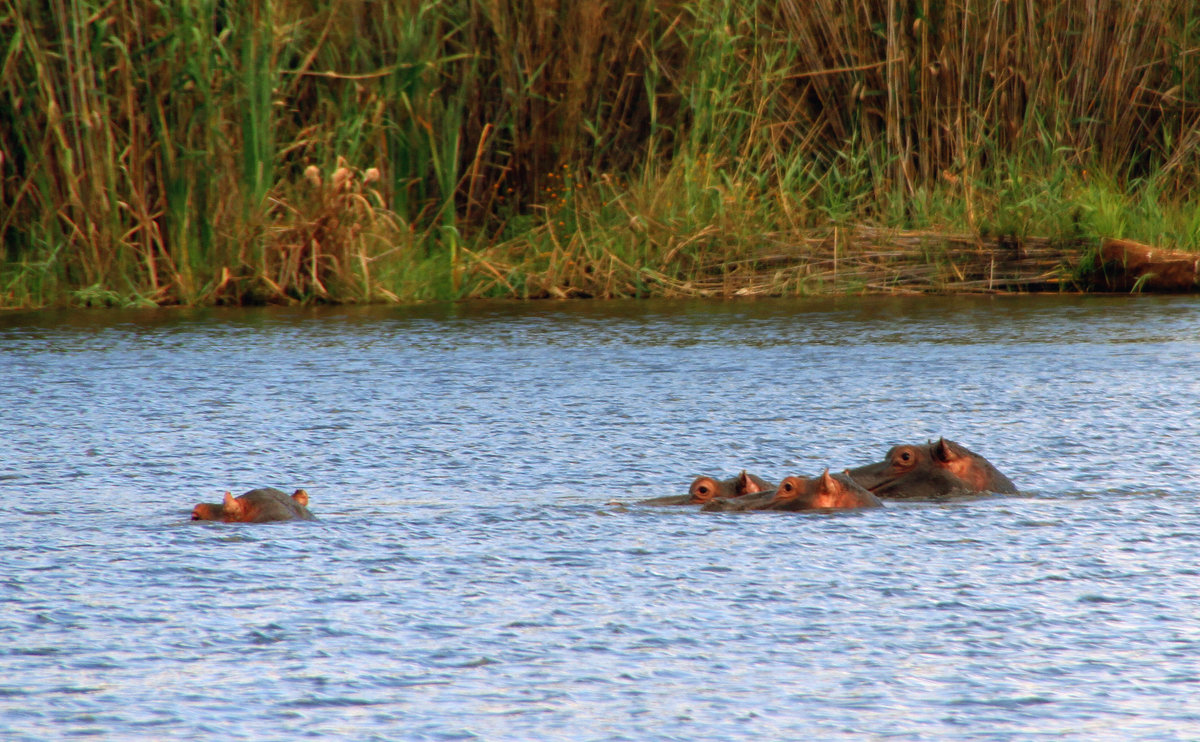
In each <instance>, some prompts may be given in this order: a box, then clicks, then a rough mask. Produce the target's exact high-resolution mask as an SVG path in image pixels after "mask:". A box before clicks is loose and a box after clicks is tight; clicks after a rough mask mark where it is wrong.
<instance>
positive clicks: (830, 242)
mask: <svg viewBox="0 0 1200 742" xmlns="http://www.w3.org/2000/svg"><path fill="white" fill-rule="evenodd" d="M788 238H791V239H788ZM767 242H768V245H767V246H766V247H763V248H761V249H759V250H758V251H757V252H756V253H755V254H753V255H751V256H748V257H747V256H742V257H739V258H738V259H735V260H727V261H713V262H712V263H710V264H707V265H702V266H699V268H700V270H699V271H697V275H698V276H699V277H698V278H694V279H693V280H690V281H679V282H671V283H672V285H671V286H670V287H669V289H670V290H671V292H672V293H676V294H684V295H701V296H724V297H734V296H779V295H797V294H800V295H804V294H840V293H847V294H856V293H872V294H878V293H891V294H927V293H945V294H954V293H984V294H998V293H1014V292H1015V293H1026V292H1028V293H1034V292H1055V293H1057V292H1064V291H1069V292H1074V291H1078V292H1089V291H1095V292H1130V291H1147V292H1149V291H1155V292H1191V291H1197V290H1200V254H1195V253H1186V252H1181V251H1173V250H1161V249H1157V248H1152V247H1150V246H1147V245H1141V244H1139V243H1136V242H1132V241H1129V240H1115V239H1106V240H1104V241H1103V242H1102V243H1101V245H1100V247H1099V249H1097V248H1095V247H1094V246H1092V245H1089V244H1088V243H1087V241H1084V240H1067V241H1064V240H1052V239H1048V238H1038V237H1024V238H1017V237H1011V236H1004V237H992V238H984V237H979V236H974V235H956V234H944V233H937V232H918V231H895V230H884V229H872V228H858V229H853V230H845V231H841V230H835V231H834V232H833V233H832V234H829V235H826V236H821V237H810V238H803V239H800V240H796V239H795V238H794V236H792V235H788V236H787V237H786V238H785V237H784V236H782V235H780V236H777V237H768V240H767ZM771 243H774V244H771ZM1093 245H1094V243H1093Z"/></svg>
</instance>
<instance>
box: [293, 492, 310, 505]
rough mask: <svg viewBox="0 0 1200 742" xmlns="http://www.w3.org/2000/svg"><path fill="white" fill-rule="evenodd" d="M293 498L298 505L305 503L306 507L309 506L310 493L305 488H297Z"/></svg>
mask: <svg viewBox="0 0 1200 742" xmlns="http://www.w3.org/2000/svg"><path fill="white" fill-rule="evenodd" d="M292 499H293V500H295V501H296V504H297V505H303V506H304V507H308V493H307V492H305V491H304V490H296V491H295V492H293V493H292Z"/></svg>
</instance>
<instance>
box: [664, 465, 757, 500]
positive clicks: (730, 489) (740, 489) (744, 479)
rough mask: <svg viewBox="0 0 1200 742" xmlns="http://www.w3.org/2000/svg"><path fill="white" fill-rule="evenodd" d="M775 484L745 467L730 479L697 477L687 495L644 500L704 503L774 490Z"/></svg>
mask: <svg viewBox="0 0 1200 742" xmlns="http://www.w3.org/2000/svg"><path fill="white" fill-rule="evenodd" d="M774 491H775V485H773V484H771V483H770V482H768V481H767V480H765V479H763V478H762V477H760V476H757V475H755V474H750V473H748V472H747V471H746V470H745V469H743V470H742V473H741V474H738V475H737V476H736V477H730V478H729V479H714V478H713V477H696V479H695V480H694V481H693V482H692V486H691V487H689V488H688V493H687V494H686V495H668V496H667V497H656V498H654V499H651V500H643V501H642V504H643V505H703V504H704V503H706V502H711V501H712V500H715V499H717V498H738V497H745V496H746V495H754V494H758V493H760V492H774Z"/></svg>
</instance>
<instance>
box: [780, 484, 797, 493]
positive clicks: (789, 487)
mask: <svg viewBox="0 0 1200 742" xmlns="http://www.w3.org/2000/svg"><path fill="white" fill-rule="evenodd" d="M783 489H784V491H785V492H789V493H790V492H795V491H796V483H795V482H784V483H783Z"/></svg>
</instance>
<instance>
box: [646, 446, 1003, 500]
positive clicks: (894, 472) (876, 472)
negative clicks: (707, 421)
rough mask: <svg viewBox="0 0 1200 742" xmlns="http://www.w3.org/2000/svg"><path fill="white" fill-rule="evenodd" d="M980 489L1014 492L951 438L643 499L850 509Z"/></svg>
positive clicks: (702, 482)
mask: <svg viewBox="0 0 1200 742" xmlns="http://www.w3.org/2000/svg"><path fill="white" fill-rule="evenodd" d="M985 492H994V493H997V494H1012V495H1015V494H1017V488H1016V487H1015V486H1013V483H1012V482H1011V481H1010V480H1009V479H1008V477H1006V476H1004V475H1003V474H1001V473H1000V471H999V470H998V469H996V467H994V466H992V463H991V462H990V461H988V460H987V459H985V458H984V457H982V456H980V455H979V454H977V453H974V452H972V451H970V450H968V449H967V448H966V446H962V445H960V444H958V443H955V442H954V441H948V440H946V439H945V438H939V439H938V441H937V443H933V442H929V443H924V444H918V445H901V446H893V447H892V448H891V449H890V450H889V451H888V452H887V455H886V456H884V457H883V461H880V462H877V463H874V464H866V465H864V466H860V467H857V468H854V469H846V470H845V471H844V472H843V473H841V474H830V473H829V470H828V469H826V470H825V472H824V473H823V474H821V475H820V476H819V477H813V478H811V479H805V478H804V477H787V478H786V479H784V480H783V481H782V482H780V483H779V484H778V485H774V484H772V483H770V482H768V481H766V480H765V479H763V478H762V477H758V476H755V475H754V474H748V473H747V472H745V471H743V472H742V473H741V474H739V475H738V476H736V477H733V478H731V479H722V480H719V479H715V478H713V477H697V478H696V480H695V481H694V482H692V486H691V487H690V488H689V489H688V493H687V494H686V495H679V496H675V497H659V498H655V499H653V500H646V501H644V504H649V505H701V506H702V507H701V508H700V509H701V510H704V511H708V512H721V511H735V510H850V509H854V508H873V507H879V506H881V505H883V500H934V501H936V500H946V499H950V498H954V497H966V496H970V495H979V494H983V493H985Z"/></svg>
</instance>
